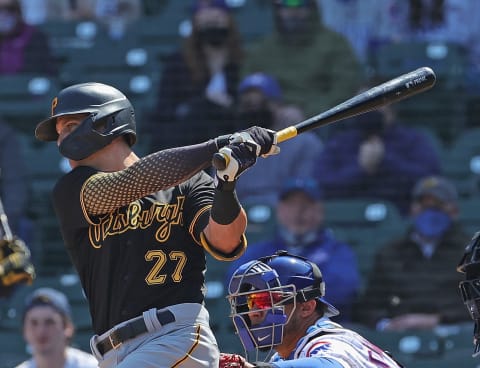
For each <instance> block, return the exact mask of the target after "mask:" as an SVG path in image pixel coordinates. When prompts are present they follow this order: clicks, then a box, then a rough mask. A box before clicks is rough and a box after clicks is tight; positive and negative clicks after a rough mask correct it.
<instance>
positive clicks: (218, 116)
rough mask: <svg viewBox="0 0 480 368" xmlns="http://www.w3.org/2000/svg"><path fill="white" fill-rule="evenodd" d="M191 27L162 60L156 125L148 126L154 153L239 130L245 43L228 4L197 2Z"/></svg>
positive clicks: (153, 117) (153, 116)
mask: <svg viewBox="0 0 480 368" xmlns="http://www.w3.org/2000/svg"><path fill="white" fill-rule="evenodd" d="M191 23H192V32H191V34H190V35H189V36H188V37H186V38H185V39H184V40H183V44H182V45H181V47H179V49H178V50H176V51H174V52H173V53H172V54H171V55H169V56H168V57H167V58H166V59H165V60H164V62H163V67H162V79H161V81H160V84H159V89H158V99H157V104H156V106H155V109H154V111H152V113H151V119H149V120H150V121H154V122H155V124H151V125H150V126H148V127H147V131H148V133H149V134H150V135H151V137H152V141H151V149H152V150H157V149H160V148H165V147H166V146H172V145H185V144H192V143H196V142H199V141H201V140H202V139H203V138H205V137H209V136H210V135H211V134H216V135H218V134H223V133H225V134H226V133H227V132H231V131H235V130H236V129H235V128H236V127H235V126H234V124H233V123H234V118H233V108H234V105H235V100H236V96H237V86H238V83H239V80H240V65H241V63H242V60H243V44H242V39H241V37H240V33H239V31H238V29H237V25H236V22H235V19H234V18H233V16H232V14H231V13H230V8H229V7H228V6H227V5H226V3H225V1H224V0H196V1H194V3H193V6H192V18H191ZM166 131H168V132H169V134H168V139H165V134H164V133H165V132H166ZM175 132H179V133H178V134H177V135H176V136H175V137H173V136H172V133H175Z"/></svg>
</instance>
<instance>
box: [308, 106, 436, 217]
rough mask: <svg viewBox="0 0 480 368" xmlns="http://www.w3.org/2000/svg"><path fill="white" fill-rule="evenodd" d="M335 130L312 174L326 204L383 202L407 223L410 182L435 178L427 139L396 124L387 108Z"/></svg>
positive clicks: (367, 114) (431, 146) (431, 154)
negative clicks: (362, 200) (360, 200)
mask: <svg viewBox="0 0 480 368" xmlns="http://www.w3.org/2000/svg"><path fill="white" fill-rule="evenodd" d="M335 129H336V130H334V131H333V132H332V134H331V136H330V137H329V139H328V141H327V142H326V144H325V147H324V150H323V151H322V152H321V154H320V155H319V156H318V157H317V159H316V163H315V170H314V177H315V178H316V179H317V180H318V182H319V183H320V186H321V187H322V189H323V190H324V192H325V198H327V199H332V198H347V199H349V198H370V199H379V200H384V201H389V202H391V203H393V204H395V205H396V207H397V208H398V210H399V211H400V213H401V215H402V216H404V217H408V215H409V207H410V193H411V190H412V188H413V186H414V184H415V182H416V181H417V180H419V179H420V178H421V177H424V176H427V175H439V174H440V173H441V162H440V156H439V153H438V152H437V151H436V149H435V147H434V145H433V143H432V141H430V137H428V136H427V135H426V134H425V133H424V132H423V131H421V130H419V129H417V128H415V127H410V126H408V125H407V124H402V123H401V122H399V121H398V120H397V118H396V116H395V111H394V109H393V108H392V107H391V106H387V107H384V108H382V109H380V110H376V111H371V112H369V113H366V114H362V115H359V116H357V117H355V118H353V119H351V120H350V121H349V122H346V124H344V125H343V126H342V127H338V128H335Z"/></svg>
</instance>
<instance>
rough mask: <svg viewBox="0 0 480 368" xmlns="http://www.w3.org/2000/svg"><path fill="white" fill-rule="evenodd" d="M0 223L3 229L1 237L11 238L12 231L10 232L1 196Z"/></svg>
mask: <svg viewBox="0 0 480 368" xmlns="http://www.w3.org/2000/svg"><path fill="white" fill-rule="evenodd" d="M0 225H1V227H2V230H3V239H5V240H12V239H13V233H12V230H11V229H10V224H9V223H8V217H7V214H6V213H5V209H4V208H3V202H2V199H1V198H0Z"/></svg>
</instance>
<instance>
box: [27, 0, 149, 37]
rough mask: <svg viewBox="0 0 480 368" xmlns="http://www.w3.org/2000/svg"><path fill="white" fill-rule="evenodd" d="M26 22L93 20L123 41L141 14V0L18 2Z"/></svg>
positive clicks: (28, 0)
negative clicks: (129, 28)
mask: <svg viewBox="0 0 480 368" xmlns="http://www.w3.org/2000/svg"><path fill="white" fill-rule="evenodd" d="M21 2H22V9H23V12H24V17H25V20H26V22H27V23H28V24H33V25H38V24H43V23H45V22H48V21H51V20H64V21H81V20H92V21H97V22H98V23H99V24H101V25H103V26H105V27H106V29H107V30H108V31H109V32H110V36H111V37H112V38H121V37H123V34H124V32H125V31H126V30H127V28H128V26H129V25H130V24H131V23H132V22H133V21H135V20H138V19H139V18H140V16H141V15H142V13H143V4H142V1H141V0H81V1H80V0H73V1H66V0H21Z"/></svg>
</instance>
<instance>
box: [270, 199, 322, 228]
mask: <svg viewBox="0 0 480 368" xmlns="http://www.w3.org/2000/svg"><path fill="white" fill-rule="evenodd" d="M277 217H278V221H279V223H280V224H282V226H284V227H285V228H286V229H287V230H288V231H290V232H291V233H293V234H296V235H303V234H305V233H307V232H310V231H313V230H316V229H317V228H318V227H320V226H321V224H322V223H323V220H324V219H323V206H322V204H321V203H320V202H319V201H315V200H312V198H310V197H309V196H308V195H306V194H305V193H303V192H301V191H296V192H294V193H291V194H289V195H288V196H287V197H286V198H285V199H283V200H281V201H280V202H279V204H278V207H277Z"/></svg>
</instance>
